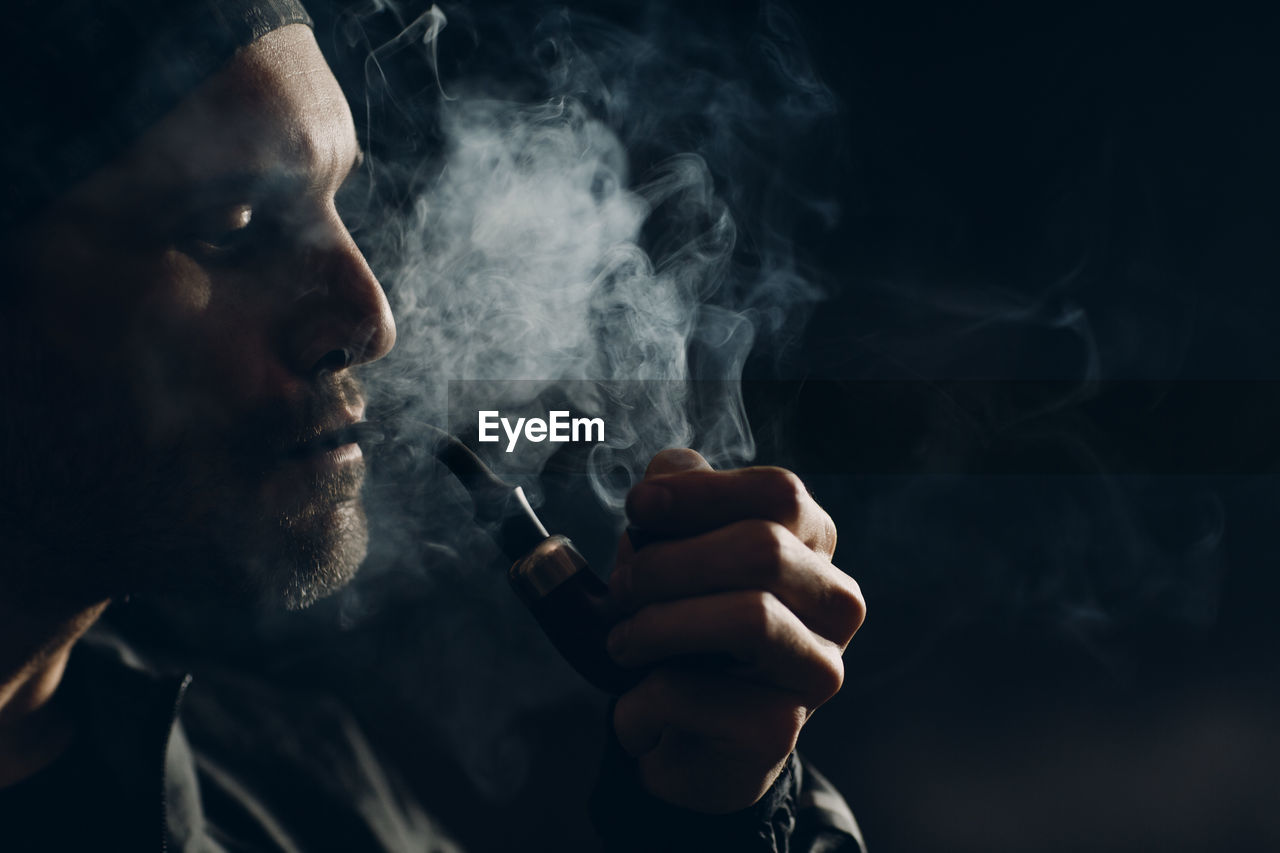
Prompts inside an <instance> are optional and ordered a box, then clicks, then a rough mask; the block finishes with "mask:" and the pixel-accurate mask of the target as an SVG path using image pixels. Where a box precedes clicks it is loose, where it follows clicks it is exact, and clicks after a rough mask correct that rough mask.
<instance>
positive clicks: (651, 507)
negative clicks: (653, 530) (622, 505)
mask: <svg viewBox="0 0 1280 853" xmlns="http://www.w3.org/2000/svg"><path fill="white" fill-rule="evenodd" d="M670 508H671V492H670V491H668V490H667V489H666V488H664V487H663V486H658V485H655V484H653V483H639V484H638V485H636V486H635V488H633V489H632V490H631V494H629V495H627V517H628V518H630V519H631V520H632V521H650V522H653V521H657V520H658V519H661V518H662V517H663V516H665V515H666V514H667V511H668V510H669V509H670Z"/></svg>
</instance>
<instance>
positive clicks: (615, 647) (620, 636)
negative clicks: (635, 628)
mask: <svg viewBox="0 0 1280 853" xmlns="http://www.w3.org/2000/svg"><path fill="white" fill-rule="evenodd" d="M629 629H630V626H629V625H628V624H627V622H626V620H624V621H622V622H619V623H618V624H617V625H614V626H613V630H612V631H610V632H609V639H608V641H607V643H606V645H607V647H608V650H609V657H611V658H613V660H614V662H615V663H625V661H624V660H623V657H624V650H625V646H626V644H627V631H628V630H629Z"/></svg>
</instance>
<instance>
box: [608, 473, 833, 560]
mask: <svg viewBox="0 0 1280 853" xmlns="http://www.w3.org/2000/svg"><path fill="white" fill-rule="evenodd" d="M668 453H671V452H670V451H664V452H663V453H662V454H659V455H658V457H655V458H654V461H653V463H651V465H650V469H651V470H654V469H655V468H660V469H661V470H662V471H667V470H668V468H669V467H670V465H672V464H673V461H672V460H670V459H663V461H662V463H661V465H660V466H659V464H658V463H659V459H660V458H663V457H664V456H665V455H666V454H668ZM695 455H696V454H695ZM698 458H699V459H701V457H698ZM686 459H687V457H686ZM627 517H628V518H629V519H630V520H631V523H632V524H634V525H636V526H637V527H639V528H642V529H644V530H647V531H653V532H656V533H659V534H662V535H664V536H667V537H671V538H675V537H681V536H690V535H693V534H697V533H701V532H703V531H706V530H710V529H712V528H716V527H723V526H724V525H726V524H730V523H732V522H735V521H740V520H743V519H749V518H755V519H761V520H765V521H774V522H777V523H778V524H781V525H783V526H784V527H786V528H788V529H789V530H790V531H791V532H792V533H794V534H795V535H796V538H798V539H799V540H800V541H801V542H803V543H804V544H805V545H806V546H808V547H809V548H812V549H813V550H814V551H817V552H819V553H821V554H825V555H826V556H828V557H829V556H831V555H832V554H833V553H835V547H836V528H835V524H834V523H833V522H832V521H831V517H830V516H828V515H827V514H826V513H825V512H823V510H822V508H821V507H819V506H818V505H817V503H816V502H814V500H813V498H812V497H811V496H810V495H809V492H808V490H807V489H805V487H804V483H802V482H801V481H800V478H799V477H797V476H796V475H795V474H793V473H791V472H790V471H787V470H785V469H783V468H770V467H757V468H740V469H737V470H733V471H713V470H710V469H709V468H705V469H704V468H701V467H697V468H693V469H685V470H680V471H675V472H671V473H659V474H654V475H653V476H647V477H646V479H645V480H643V481H642V482H640V483H638V484H636V486H635V487H634V488H633V489H632V490H631V493H630V494H629V495H628V496H627Z"/></svg>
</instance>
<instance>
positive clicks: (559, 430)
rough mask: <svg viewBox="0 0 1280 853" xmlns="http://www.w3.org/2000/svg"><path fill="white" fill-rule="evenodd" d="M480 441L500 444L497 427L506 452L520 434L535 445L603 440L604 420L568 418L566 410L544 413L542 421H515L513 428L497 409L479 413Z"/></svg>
mask: <svg viewBox="0 0 1280 853" xmlns="http://www.w3.org/2000/svg"><path fill="white" fill-rule="evenodd" d="M479 415H480V441H482V442H487V443H493V442H497V441H501V440H502V437H501V436H499V435H498V427H499V425H501V427H502V431H503V432H505V433H506V434H507V452H508V453H510V452H511V451H513V450H515V449H516V443H517V442H518V441H519V440H520V436H521V434H523V435H524V438H525V440H526V441H532V442H534V443H535V444H536V443H537V442H540V441H550V442H552V443H553V444H566V443H568V442H575V443H576V442H580V441H594V442H601V441H604V418H570V417H569V413H568V411H564V410H553V411H551V412H548V413H547V420H545V421H544V420H543V419H542V418H516V422H515V424H514V425H513V424H512V423H511V420H510V419H509V418H504V417H502V415H501V413H500V412H498V411H497V410H488V411H481V412H480V413H479Z"/></svg>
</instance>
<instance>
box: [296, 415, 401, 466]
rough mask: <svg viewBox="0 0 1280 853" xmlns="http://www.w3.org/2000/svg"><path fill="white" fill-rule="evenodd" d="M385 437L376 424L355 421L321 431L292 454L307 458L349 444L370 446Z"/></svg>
mask: <svg viewBox="0 0 1280 853" xmlns="http://www.w3.org/2000/svg"><path fill="white" fill-rule="evenodd" d="M384 438H385V434H384V433H383V431H382V430H381V429H379V428H378V426H377V425H376V424H373V423H371V422H369V421H354V422H352V423H349V424H346V425H344V426H341V427H337V428H336V429H330V430H326V431H323V432H321V433H320V434H319V435H317V436H316V437H315V438H313V439H311V440H310V441H307V442H305V443H303V444H301V445H298V447H297V448H296V449H295V450H294V451H293V453H292V454H290V455H293V456H295V457H299V458H305V457H308V456H315V455H318V454H322V453H328V452H329V451H332V450H337V449H338V448H339V447H345V446H346V445H348V444H358V445H362V446H365V447H370V446H373V445H375V444H378V443H380V442H381V441H382V440H383V439H384Z"/></svg>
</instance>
